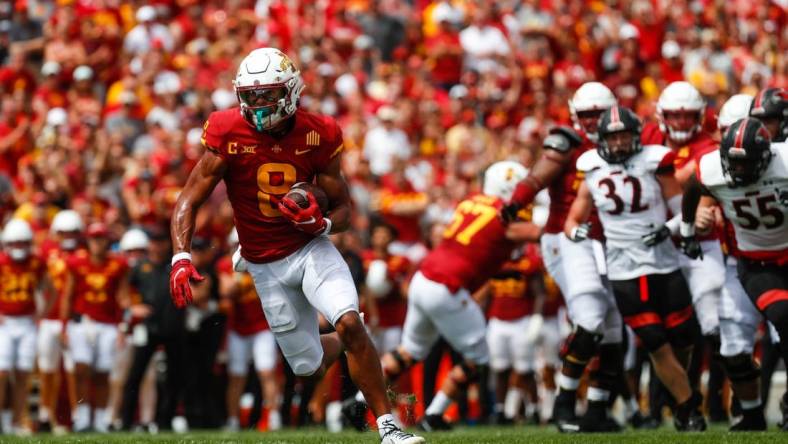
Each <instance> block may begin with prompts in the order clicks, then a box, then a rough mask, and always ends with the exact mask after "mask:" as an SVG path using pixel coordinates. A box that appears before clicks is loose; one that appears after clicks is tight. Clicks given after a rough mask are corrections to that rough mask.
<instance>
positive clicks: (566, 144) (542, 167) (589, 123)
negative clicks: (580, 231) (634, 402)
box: [502, 82, 623, 432]
mask: <svg viewBox="0 0 788 444" xmlns="http://www.w3.org/2000/svg"><path fill="white" fill-rule="evenodd" d="M616 103H617V102H616V98H615V97H614V96H613V93H612V92H610V90H609V89H607V87H605V86H604V85H602V84H601V83H597V82H588V83H585V84H583V85H582V86H581V87H580V88H579V89H578V90H577V91H576V92H575V95H574V96H573V97H572V100H571V101H570V103H569V108H570V111H571V113H572V119H573V120H574V122H575V128H576V129H577V130H578V131H580V133H579V134H578V133H576V132H574V131H572V130H571V129H569V128H555V129H553V130H552V131H551V134H550V135H549V136H548V137H547V138H545V140H544V143H543V144H542V145H543V147H544V148H545V149H544V151H543V154H542V157H541V158H540V159H539V160H537V161H536V163H535V164H534V166H533V168H532V169H531V173H530V174H529V175H528V177H527V178H526V179H525V180H524V181H522V182H521V183H519V184H518V186H517V189H516V190H515V192H514V195H513V196H512V200H511V202H510V203H509V204H508V205H507V206H506V207H505V209H504V212H503V213H502V215H503V216H504V217H506V216H507V215H510V214H512V213H513V212H514V211H516V210H517V209H519V208H521V207H523V206H525V205H527V204H529V203H531V202H532V201H533V199H534V197H535V196H536V193H538V192H539V190H541V189H542V188H548V190H549V192H550V216H549V218H548V220H547V225H546V226H545V230H544V231H545V233H544V235H542V239H541V244H542V257H543V259H544V263H545V267H546V268H547V271H548V272H549V273H550V275H551V276H552V277H553V279H554V280H555V281H556V283H558V286H559V287H560V288H561V291H562V292H563V294H564V297H565V298H566V305H567V310H568V314H569V319H570V320H571V321H572V324H573V325H574V332H573V333H572V334H571V335H570V336H569V338H568V340H567V343H566V344H565V346H564V356H563V362H562V367H561V373H560V374H559V376H558V381H557V382H558V387H559V393H558V395H557V397H556V400H555V405H554V408H553V419H554V420H555V423H556V425H557V426H558V429H559V430H560V431H562V432H576V431H578V426H577V424H576V421H575V419H576V418H575V404H576V399H577V387H578V386H579V384H580V377H581V376H582V375H583V372H584V371H585V368H586V365H587V364H588V362H589V361H590V360H591V359H592V358H593V357H594V356H595V355H597V354H599V356H600V365H599V368H598V370H596V371H594V372H593V374H592V378H591V380H592V383H591V386H592V390H591V391H590V393H589V397H590V398H592V399H595V400H598V401H603V400H605V399H607V398H609V397H610V394H611V391H612V390H613V388H614V387H615V385H616V384H617V381H618V379H619V374H620V373H621V366H622V362H623V357H622V356H621V354H622V352H621V350H622V348H621V340H622V334H621V333H622V320H621V315H620V314H619V312H618V308H617V307H616V302H615V299H614V298H613V293H612V290H611V288H610V283H609V282H608V280H607V278H606V274H607V272H606V268H605V263H604V262H605V260H604V253H603V247H602V244H601V242H600V241H601V240H602V230H601V224H600V223H599V220H598V217H597V215H596V212H595V211H594V212H593V213H592V214H591V216H590V219H589V220H590V227H591V232H590V233H589V236H588V237H589V238H588V239H586V240H584V241H582V242H572V241H570V240H569V239H567V237H566V236H564V234H563V225H564V222H565V221H566V217H567V214H568V213H569V208H570V207H571V205H572V202H574V200H575V197H576V196H577V190H578V188H579V187H580V183H581V182H582V181H583V176H582V173H579V172H578V171H577V168H576V166H575V163H576V161H577V159H578V158H579V157H580V155H582V154H583V153H584V152H586V151H588V150H591V149H594V148H595V146H594V140H597V138H598V137H597V122H598V120H599V117H600V116H601V115H602V113H603V112H604V111H605V110H607V109H608V108H610V107H611V106H614V105H616ZM570 277H571V278H570ZM603 405H604V403H601V402H599V403H594V406H595V407H596V406H599V407H602V406H603ZM591 413H593V414H594V415H598V416H600V417H601V416H604V417H606V418H609V416H608V415H602V412H589V414H591ZM588 423H589V424H593V427H594V430H587V431H613V430H617V429H618V428H619V427H618V425H617V424H615V423H614V422H613V421H595V420H591V421H588Z"/></svg>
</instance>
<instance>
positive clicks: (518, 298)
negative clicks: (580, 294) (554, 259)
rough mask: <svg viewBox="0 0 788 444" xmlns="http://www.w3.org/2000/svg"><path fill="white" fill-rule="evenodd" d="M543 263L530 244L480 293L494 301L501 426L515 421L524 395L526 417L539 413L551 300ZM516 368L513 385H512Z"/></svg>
mask: <svg viewBox="0 0 788 444" xmlns="http://www.w3.org/2000/svg"><path fill="white" fill-rule="evenodd" d="M541 264H542V263H541V258H540V257H539V254H538V247H537V246H536V244H529V245H526V246H525V247H524V248H523V251H522V252H521V256H520V257H519V258H517V259H514V260H511V261H509V262H507V263H506V264H504V265H503V267H502V268H501V270H500V271H498V272H497V273H496V274H495V275H494V276H493V277H492V278H491V279H490V280H489V281H488V282H487V284H486V285H485V286H484V287H482V289H481V290H480V291H478V292H477V293H476V294H475V295H474V296H475V297H476V298H477V300H481V301H486V300H488V299H489V308H488V309H487V315H488V317H489V321H488V323H487V346H488V348H489V349H490V368H491V369H492V371H493V372H495V418H496V422H497V423H498V424H511V423H512V421H513V419H514V417H515V416H516V415H517V413H518V411H519V407H520V401H521V400H522V399H527V400H528V404H527V405H526V417H530V416H531V415H530V414H529V413H530V412H529V410H530V411H531V412H535V411H536V410H535V409H534V407H535V406H536V404H537V401H538V397H537V393H536V379H535V378H534V372H535V370H536V368H535V363H536V339H537V336H538V334H539V329H540V328H541V322H542V319H541V316H542V307H543V306H544V300H545V286H544V280H543V277H542V267H541ZM482 305H483V306H484V305H487V304H486V303H484V302H482ZM512 370H514V378H513V379H514V381H513V387H509V381H510V380H511V379H512V378H511V376H512ZM504 400H505V401H506V402H505V403H504Z"/></svg>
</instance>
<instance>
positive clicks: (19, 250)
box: [5, 241, 33, 262]
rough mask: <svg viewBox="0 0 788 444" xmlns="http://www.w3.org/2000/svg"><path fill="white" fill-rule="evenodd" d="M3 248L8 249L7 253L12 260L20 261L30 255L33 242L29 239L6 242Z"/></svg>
mask: <svg viewBox="0 0 788 444" xmlns="http://www.w3.org/2000/svg"><path fill="white" fill-rule="evenodd" d="M5 248H6V249H7V250H8V255H9V256H10V257H11V259H12V260H14V261H17V262H21V261H24V260H25V259H27V258H28V257H29V256H30V251H31V250H32V249H33V243H32V242H30V241H15V242H7V243H6V244H5Z"/></svg>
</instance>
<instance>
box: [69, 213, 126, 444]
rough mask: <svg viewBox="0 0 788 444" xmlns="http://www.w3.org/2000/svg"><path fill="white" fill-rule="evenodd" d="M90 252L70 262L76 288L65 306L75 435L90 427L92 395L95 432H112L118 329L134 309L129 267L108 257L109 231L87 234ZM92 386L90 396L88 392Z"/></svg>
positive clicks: (95, 228)
mask: <svg viewBox="0 0 788 444" xmlns="http://www.w3.org/2000/svg"><path fill="white" fill-rule="evenodd" d="M86 235H87V244H88V251H87V252H85V251H82V252H78V253H76V254H74V255H73V256H71V257H70V258H68V260H67V261H66V263H67V265H68V268H69V270H70V271H71V274H72V275H73V279H74V284H73V288H72V291H71V292H70V293H69V294H67V295H66V297H65V298H64V299H63V304H62V309H63V310H62V315H61V320H62V321H63V322H64V323H65V322H67V326H66V329H65V332H66V334H65V339H66V341H67V344H68V349H69V352H70V354H71V358H72V359H73V360H74V365H75V369H74V374H75V380H76V394H77V399H78V400H83V401H82V402H81V403H79V404H77V408H76V409H75V410H74V411H73V412H72V417H73V422H74V426H73V429H74V431H85V430H88V429H89V428H90V426H91V420H90V418H91V415H90V407H88V405H87V403H86V400H87V399H90V397H89V394H90V393H91V392H92V393H93V397H92V399H93V414H94V415H95V418H94V420H93V428H94V429H95V430H96V431H98V432H107V431H109V420H110V413H111V412H110V411H109V409H108V408H107V405H108V397H109V371H110V370H111V369H112V366H113V364H114V362H115V350H116V342H117V340H118V323H119V322H120V320H121V316H122V310H123V309H125V308H127V307H128V306H129V305H130V301H129V283H128V276H127V275H128V265H127V264H126V261H125V260H124V259H123V258H122V257H120V256H115V255H113V254H111V253H110V251H109V245H110V241H109V231H108V230H107V227H106V225H104V224H102V223H93V224H91V225H90V226H88V228H87V232H86ZM90 385H92V390H90V389H89V386H90Z"/></svg>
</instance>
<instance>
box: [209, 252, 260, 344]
mask: <svg viewBox="0 0 788 444" xmlns="http://www.w3.org/2000/svg"><path fill="white" fill-rule="evenodd" d="M216 270H217V271H218V272H219V274H220V275H222V276H226V275H230V276H233V275H234V274H235V271H233V260H232V257H231V256H224V257H222V258H221V259H219V262H217V263H216ZM238 279H239V282H238V286H239V289H240V294H239V295H238V297H237V298H235V299H233V305H232V310H231V311H230V316H229V318H230V319H229V327H230V330H232V331H234V332H236V333H238V334H239V335H241V336H248V335H252V334H255V333H258V332H261V331H263V330H268V321H266V319H265V313H264V312H263V304H261V303H260V297H259V296H258V295H257V290H255V287H254V281H253V280H252V275H250V274H249V273H238Z"/></svg>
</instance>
